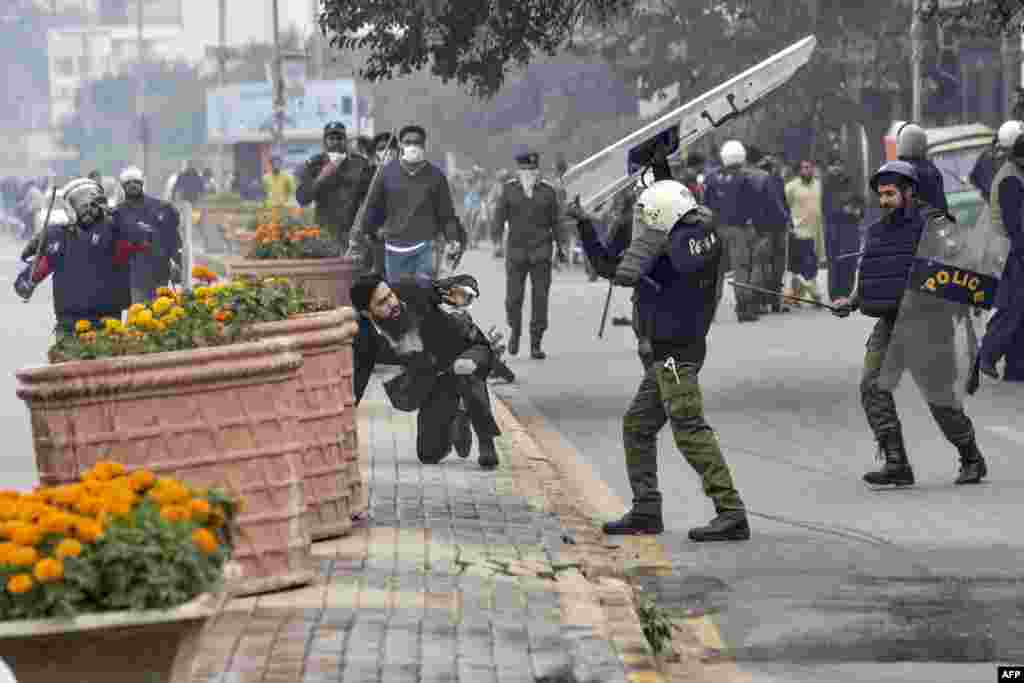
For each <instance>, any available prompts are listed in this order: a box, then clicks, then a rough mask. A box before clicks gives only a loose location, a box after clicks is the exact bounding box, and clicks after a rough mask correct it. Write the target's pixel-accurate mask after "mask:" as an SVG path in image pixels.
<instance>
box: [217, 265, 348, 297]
mask: <svg viewBox="0 0 1024 683" xmlns="http://www.w3.org/2000/svg"><path fill="white" fill-rule="evenodd" d="M224 267H225V268H226V269H227V274H228V277H229V278H236V277H251V278H258V279H263V278H268V277H283V278H287V279H288V280H291V281H292V282H293V283H295V284H297V285H301V286H302V287H304V288H305V289H306V291H308V292H309V293H310V294H312V295H313V296H314V297H316V298H317V299H322V300H324V301H326V302H327V304H328V305H329V306H330V307H331V308H339V307H341V306H348V305H349V304H350V303H351V300H350V299H349V292H348V291H349V289H350V288H351V287H352V282H353V278H354V277H355V273H356V267H355V265H354V264H353V262H352V260H351V259H347V258H344V257H340V258H310V259H243V258H226V259H224Z"/></svg>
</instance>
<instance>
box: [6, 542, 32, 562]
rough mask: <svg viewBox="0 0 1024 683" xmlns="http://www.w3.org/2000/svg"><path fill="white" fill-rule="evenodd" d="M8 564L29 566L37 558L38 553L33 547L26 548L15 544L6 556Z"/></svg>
mask: <svg viewBox="0 0 1024 683" xmlns="http://www.w3.org/2000/svg"><path fill="white" fill-rule="evenodd" d="M8 559H9V560H10V564H11V565H12V566H15V567H31V566H32V565H33V564H34V563H35V561H36V560H38V559H39V553H38V551H36V549H35V548H27V547H25V546H23V545H16V546H14V549H13V550H12V551H11V552H10V555H9V557H8Z"/></svg>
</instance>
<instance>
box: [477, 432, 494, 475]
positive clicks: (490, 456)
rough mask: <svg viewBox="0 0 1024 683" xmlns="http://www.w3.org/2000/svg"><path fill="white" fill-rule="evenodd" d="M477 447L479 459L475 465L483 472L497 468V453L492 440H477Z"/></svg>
mask: <svg viewBox="0 0 1024 683" xmlns="http://www.w3.org/2000/svg"><path fill="white" fill-rule="evenodd" d="M477 447H478V448H479V449H480V457H479V458H477V460H476V461H477V464H479V465H480V467H482V468H483V469H485V470H493V469H494V468H496V467H497V466H498V451H497V450H496V449H495V448H494V439H492V438H487V439H478V440H477Z"/></svg>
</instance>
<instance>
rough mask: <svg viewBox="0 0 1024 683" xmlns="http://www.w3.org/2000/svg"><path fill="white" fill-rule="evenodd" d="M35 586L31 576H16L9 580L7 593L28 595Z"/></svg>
mask: <svg viewBox="0 0 1024 683" xmlns="http://www.w3.org/2000/svg"><path fill="white" fill-rule="evenodd" d="M34 585H35V582H34V581H32V575H31V574H15V575H14V576H12V577H11V578H10V579H8V580H7V592H8V593H13V594H14V595H20V594H21V593H28V592H29V591H30V590H32V586H34Z"/></svg>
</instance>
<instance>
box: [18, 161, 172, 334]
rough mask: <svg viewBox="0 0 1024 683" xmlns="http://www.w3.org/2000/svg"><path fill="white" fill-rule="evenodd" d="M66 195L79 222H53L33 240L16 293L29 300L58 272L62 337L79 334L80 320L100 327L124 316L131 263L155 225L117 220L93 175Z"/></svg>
mask: <svg viewBox="0 0 1024 683" xmlns="http://www.w3.org/2000/svg"><path fill="white" fill-rule="evenodd" d="M64 198H65V200H66V201H67V203H68V206H69V207H70V209H71V211H72V212H73V213H74V216H73V221H74V222H72V223H70V224H68V225H50V226H48V227H47V229H46V230H45V231H44V232H42V233H40V234H39V235H37V236H36V237H35V239H33V240H32V241H31V242H29V244H28V246H26V247H25V250H24V251H23V252H22V255H21V258H22V260H24V261H32V265H31V266H30V267H28V268H26V269H25V270H24V271H23V272H22V273H21V274H20V275H19V276H18V278H17V281H16V282H15V291H16V292H17V293H18V294H19V295H20V296H21V297H22V298H23V299H25V300H28V299H29V298H30V297H31V296H32V292H33V290H34V289H35V287H36V286H37V285H38V284H39V283H40V282H42V281H43V280H44V279H45V278H46V276H48V275H50V274H51V273H52V274H53V308H54V312H55V313H56V317H57V328H56V330H57V334H58V335H59V336H60V335H68V334H74V328H75V323H76V322H78V321H79V320H88V321H89V322H90V323H92V324H93V325H98V324H99V323H100V321H101V320H102V319H103V318H116V319H118V320H120V319H121V311H122V310H123V309H125V308H127V307H128V306H129V305H130V303H131V281H130V270H129V261H130V259H131V256H132V254H135V253H137V252H141V251H146V250H148V249H149V247H150V244H151V241H152V230H150V229H149V228H147V227H145V226H142V225H139V224H138V223H124V224H119V223H117V222H115V221H114V220H112V218H111V216H110V214H109V211H108V208H107V205H106V196H105V195H104V194H103V188H102V187H101V186H100V185H99V183H97V182H95V181H93V180H91V179H89V178H79V179H77V180H73V181H71V182H70V183H68V185H67V186H66V187H65V188H64Z"/></svg>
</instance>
